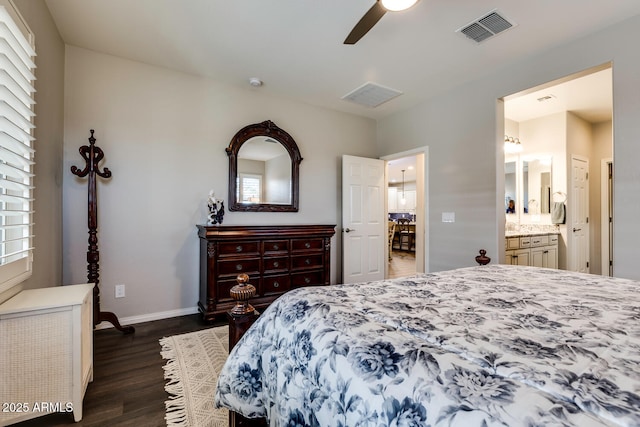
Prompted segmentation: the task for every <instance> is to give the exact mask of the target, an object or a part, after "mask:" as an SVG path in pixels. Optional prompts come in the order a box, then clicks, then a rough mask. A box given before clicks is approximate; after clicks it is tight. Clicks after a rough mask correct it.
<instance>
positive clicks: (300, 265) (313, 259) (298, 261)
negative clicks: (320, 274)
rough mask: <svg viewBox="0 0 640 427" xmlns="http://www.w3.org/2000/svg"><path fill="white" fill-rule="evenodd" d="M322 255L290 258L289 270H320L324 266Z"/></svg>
mask: <svg viewBox="0 0 640 427" xmlns="http://www.w3.org/2000/svg"><path fill="white" fill-rule="evenodd" d="M323 261H324V256H323V255H322V254H309V255H294V256H292V257H291V268H292V269H293V270H303V269H304V270H308V269H312V268H313V269H315V268H320V267H322V266H323V265H324V263H323Z"/></svg>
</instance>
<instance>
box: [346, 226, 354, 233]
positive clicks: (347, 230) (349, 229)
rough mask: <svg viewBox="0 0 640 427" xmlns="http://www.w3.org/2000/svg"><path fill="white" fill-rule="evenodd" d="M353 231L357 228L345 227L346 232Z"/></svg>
mask: <svg viewBox="0 0 640 427" xmlns="http://www.w3.org/2000/svg"><path fill="white" fill-rule="evenodd" d="M351 231H356V230H354V229H353V228H349V227H347V228H345V229H344V232H345V233H349V232H351Z"/></svg>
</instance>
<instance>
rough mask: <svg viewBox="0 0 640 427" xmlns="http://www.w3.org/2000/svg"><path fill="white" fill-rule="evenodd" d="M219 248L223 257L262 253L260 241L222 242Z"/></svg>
mask: <svg viewBox="0 0 640 427" xmlns="http://www.w3.org/2000/svg"><path fill="white" fill-rule="evenodd" d="M218 249H219V250H220V256H221V257H227V256H238V255H247V256H256V255H259V254H260V242H221V243H220V244H219V245H218Z"/></svg>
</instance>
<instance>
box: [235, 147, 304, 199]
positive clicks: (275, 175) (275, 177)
mask: <svg viewBox="0 0 640 427" xmlns="http://www.w3.org/2000/svg"><path fill="white" fill-rule="evenodd" d="M291 190H292V188H291V158H290V157H289V153H287V150H286V149H285V148H284V146H283V145H282V144H280V143H279V142H278V141H276V140H275V139H273V138H269V137H265V136H254V137H253V138H250V139H248V140H247V141H246V142H245V143H244V144H243V145H242V147H241V148H240V151H238V177H237V179H236V196H235V200H236V202H237V203H273V204H279V205H282V204H284V205H288V204H290V203H291Z"/></svg>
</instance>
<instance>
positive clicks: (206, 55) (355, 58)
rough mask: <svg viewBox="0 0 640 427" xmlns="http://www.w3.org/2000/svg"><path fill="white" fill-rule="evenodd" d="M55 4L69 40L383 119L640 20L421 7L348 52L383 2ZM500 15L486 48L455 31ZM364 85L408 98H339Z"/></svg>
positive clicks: (586, 0) (586, 11) (538, 8)
mask: <svg viewBox="0 0 640 427" xmlns="http://www.w3.org/2000/svg"><path fill="white" fill-rule="evenodd" d="M46 2H47V5H48V6H49V9H50V11H51V14H52V16H53V18H54V20H55V22H56V25H57V26H58V29H59V31H60V34H61V35H62V38H63V39H64V41H65V43H67V44H69V45H74V46H79V47H82V48H86V49H90V50H94V51H98V52H104V53H107V54H111V55H115V56H119V57H123V58H128V59H132V60H136V61H141V62H145V63H148V64H153V65H157V66H161V67H166V68H170V69H174V70H179V71H183V72H186V73H190V74H194V75H198V76H205V77H208V78H212V79H215V80H217V81H221V82H224V83H227V84H230V85H237V86H241V87H246V88H247V90H256V91H263V92H265V93H268V94H270V95H274V96H281V97H286V98H290V99H294V100H298V101H301V102H305V103H308V104H312V105H317V106H322V107H326V108H329V109H334V110H338V111H343V112H349V113H354V114H358V115H361V116H365V117H370V118H373V119H380V118H382V117H385V116H387V115H389V114H392V113H394V112H397V111H401V110H403V109H406V108H409V107H411V106H413V105H415V104H417V103H419V102H420V101H421V100H422V99H425V98H427V97H429V96H432V95H434V94H436V93H438V92H444V91H446V90H448V89H450V88H452V87H454V86H457V85H460V84H462V83H464V82H468V81H472V80H474V79H476V78H478V77H480V76H481V75H483V74H489V73H491V72H493V71H494V70H495V69H496V68H498V67H503V66H505V65H507V64H508V63H509V62H513V61H518V60H519V59H521V58H523V57H527V56H530V55H532V54H535V53H536V52H539V51H542V50H545V49H548V48H550V47H551V46H554V45H558V44H561V43H564V42H568V41H570V40H572V39H575V38H578V37H581V36H583V35H585V34H588V33H591V32H594V31H597V30H599V29H602V28H605V27H607V26H609V25H612V24H614V23H616V22H619V21H622V20H624V19H627V18H629V17H631V16H634V15H637V14H640V1H638V0H606V1H605V0H562V1H558V0H537V1H528V2H525V1H513V0H455V1H450V0H449V1H445V0H421V1H419V2H418V4H417V5H416V6H414V7H413V8H411V9H409V10H407V11H404V12H397V13H392V12H389V13H387V14H386V15H385V16H383V17H382V19H381V20H380V22H378V24H377V25H376V26H375V27H374V28H373V29H372V30H371V31H370V32H369V33H368V34H367V35H365V36H364V37H363V38H362V39H361V40H360V41H359V42H358V43H357V44H355V45H352V46H350V45H344V44H342V42H343V40H344V38H345V37H346V35H347V34H348V33H349V31H351V29H352V28H353V26H354V25H355V24H356V22H358V20H359V19H360V17H362V15H364V13H365V12H366V11H367V10H368V9H369V8H370V7H371V6H372V5H373V3H374V0H348V1H345V0H321V1H318V0H271V1H265V0H241V1H228V0H46ZM494 9H497V10H498V11H499V12H500V13H501V14H503V15H504V16H505V17H507V18H508V19H509V20H510V21H512V22H513V23H515V24H516V26H515V27H514V28H512V29H510V30H508V31H505V32H503V33H501V34H499V35H497V36H495V37H493V38H491V39H489V40H487V41H485V42H483V43H481V44H476V43H475V42H472V41H470V40H468V39H466V38H465V37H464V36H462V35H461V34H459V33H456V30H457V29H459V28H460V27H462V26H464V25H466V24H467V23H469V22H471V21H473V20H475V19H477V18H479V17H481V16H483V15H485V14H486V13H488V12H490V11H492V10H494ZM251 77H258V78H260V79H261V80H263V81H264V85H263V86H262V87H259V88H254V87H251V86H250V85H249V83H248V79H249V78H251ZM366 82H374V83H377V84H379V85H382V86H385V87H389V88H393V89H397V90H399V91H402V92H403V95H401V96H399V97H397V98H395V99H393V100H391V101H389V102H386V103H384V104H382V105H380V106H379V107H376V108H367V107H362V106H359V105H356V104H353V103H350V102H348V101H344V100H341V99H340V98H341V97H342V96H344V95H346V94H347V93H349V92H351V91H352V90H354V89H355V88H357V87H359V86H361V85H363V84H364V83H366ZM585 114H586V113H585Z"/></svg>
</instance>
